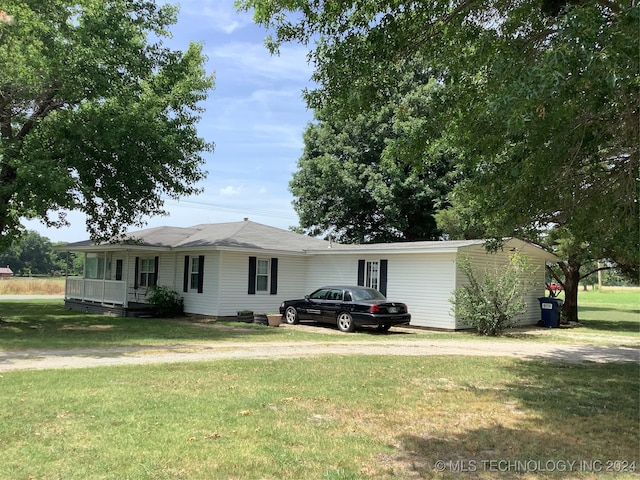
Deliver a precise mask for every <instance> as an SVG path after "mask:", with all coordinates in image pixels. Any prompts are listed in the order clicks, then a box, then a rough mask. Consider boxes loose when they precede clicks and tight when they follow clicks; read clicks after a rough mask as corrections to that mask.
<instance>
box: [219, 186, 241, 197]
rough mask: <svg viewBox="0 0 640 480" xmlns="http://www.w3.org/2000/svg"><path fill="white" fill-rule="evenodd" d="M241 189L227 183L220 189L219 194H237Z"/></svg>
mask: <svg viewBox="0 0 640 480" xmlns="http://www.w3.org/2000/svg"><path fill="white" fill-rule="evenodd" d="M241 191H242V189H241V188H240V187H234V186H233V185H228V186H226V187H224V188H221V189H220V195H222V196H231V195H239V194H240V192H241Z"/></svg>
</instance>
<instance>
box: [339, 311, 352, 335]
mask: <svg viewBox="0 0 640 480" xmlns="http://www.w3.org/2000/svg"><path fill="white" fill-rule="evenodd" d="M336 325H338V330H340V331H341V332H353V331H354V330H355V329H356V325H355V323H353V317H352V316H351V314H349V313H347V312H340V313H339V314H338V318H337V319H336Z"/></svg>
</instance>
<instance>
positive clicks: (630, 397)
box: [381, 360, 640, 478]
mask: <svg viewBox="0 0 640 480" xmlns="http://www.w3.org/2000/svg"><path fill="white" fill-rule="evenodd" d="M504 368H505V369H506V372H505V373H507V374H508V377H507V379H505V381H504V383H502V384H500V385H495V384H493V385H492V386H491V388H482V386H480V387H478V386H476V385H474V384H473V381H470V383H469V384H468V385H463V386H460V387H459V388H460V390H461V391H462V392H466V394H467V395H470V397H469V399H470V402H471V405H470V406H469V409H468V410H467V411H462V412H460V413H459V415H457V416H456V419H457V421H456V423H455V424H452V425H451V426H450V428H449V429H446V430H445V431H444V432H443V431H442V430H439V431H437V432H428V431H426V432H424V433H420V434H413V433H411V434H406V433H405V434H403V435H400V436H399V437H397V438H396V442H395V445H394V448H395V450H396V452H395V454H393V455H390V456H389V457H388V458H385V459H382V460H381V463H382V464H386V465H387V466H388V469H389V470H392V471H393V472H394V473H395V474H396V475H398V476H400V477H402V478H415V477H419V478H457V477H458V476H461V475H462V476H467V477H470V478H496V476H499V477H500V478H523V475H525V478H529V477H526V475H533V477H531V478H538V477H537V475H542V476H545V478H546V477H547V476H549V477H551V478H567V475H569V476H571V475H576V476H581V475H583V474H591V475H594V476H593V477H588V478H602V476H603V475H602V474H604V473H606V472H607V470H606V467H607V465H610V464H608V463H607V462H615V461H619V462H626V465H628V466H630V465H632V464H633V463H634V462H635V468H636V469H637V468H640V451H638V448H637V447H638V445H639V444H640V414H639V410H640V408H639V407H640V405H639V404H638V398H640V385H639V384H640V382H639V379H640V375H639V373H640V372H639V367H638V364H637V363H633V364H631V363H626V364H622V363H620V364H570V363H563V362H550V361H538V360H531V361H517V362H513V363H512V364H510V365H505V366H504ZM473 405H492V406H493V407H492V408H491V409H490V410H487V411H491V412H493V416H492V417H489V418H488V417H486V411H484V413H483V415H480V416H478V415H477V414H476V412H475V411H474V407H473ZM476 408H478V407H476ZM500 412H503V414H502V415H500ZM445 414H447V413H446V412H445ZM398 446H399V448H398ZM558 452H561V456H560V457H559V456H558ZM559 459H562V460H564V461H566V462H575V463H574V464H573V465H570V464H569V463H565V464H560V463H558V462H557V460H559ZM549 461H551V463H548V462H549ZM499 462H502V463H499ZM516 462H520V463H516ZM594 462H595V463H594ZM598 462H599V463H598ZM611 466H612V467H613V466H614V465H613V464H611ZM563 468H564V470H563ZM542 469H544V470H542ZM627 471H630V470H627ZM612 473H614V474H615V471H612ZM612 473H609V474H607V475H611V474H612ZM465 474H466V475H465ZM630 476H631V475H630ZM616 478H626V477H623V476H621V477H618V476H616Z"/></svg>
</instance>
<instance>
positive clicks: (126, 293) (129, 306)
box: [64, 277, 151, 317]
mask: <svg viewBox="0 0 640 480" xmlns="http://www.w3.org/2000/svg"><path fill="white" fill-rule="evenodd" d="M146 296H147V288H145V287H139V288H134V287H130V288H128V287H127V283H126V282H125V281H123V280H94V279H88V278H72V277H67V280H66V286H65V298H64V306H65V308H67V309H69V310H74V311H78V312H85V313H102V314H105V315H116V316H120V317H139V316H144V315H148V314H149V310H150V309H151V306H150V305H149V304H147V303H146Z"/></svg>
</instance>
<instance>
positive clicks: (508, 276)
mask: <svg viewBox="0 0 640 480" xmlns="http://www.w3.org/2000/svg"><path fill="white" fill-rule="evenodd" d="M458 266H459V268H460V270H461V271H462V272H463V273H464V274H465V275H466V277H467V279H468V280H469V283H468V285H463V286H461V287H460V288H457V289H455V290H454V292H453V298H452V299H451V303H453V305H454V310H455V312H456V314H457V315H458V316H459V317H460V319H461V320H462V321H464V322H465V323H466V324H467V325H470V326H472V327H474V328H475V329H476V330H477V331H478V333H479V334H480V335H488V336H498V335H502V334H503V333H504V331H505V330H506V329H507V328H511V327H512V326H513V324H514V318H515V317H516V316H518V315H521V314H522V313H524V312H526V311H527V306H526V303H525V301H524V295H525V293H526V292H527V290H528V289H529V288H530V287H531V285H532V283H533V282H532V280H531V279H532V273H533V272H532V269H531V266H530V263H529V261H528V258H527V257H526V256H524V255H521V254H518V253H516V254H514V255H512V256H511V257H510V259H509V262H508V263H507V264H506V265H502V266H497V267H496V268H495V269H487V270H485V271H484V272H483V274H482V276H479V275H478V273H477V272H476V271H475V270H474V269H473V268H472V266H471V262H470V261H469V258H468V257H467V256H461V257H460V259H459V261H458Z"/></svg>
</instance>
